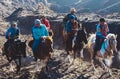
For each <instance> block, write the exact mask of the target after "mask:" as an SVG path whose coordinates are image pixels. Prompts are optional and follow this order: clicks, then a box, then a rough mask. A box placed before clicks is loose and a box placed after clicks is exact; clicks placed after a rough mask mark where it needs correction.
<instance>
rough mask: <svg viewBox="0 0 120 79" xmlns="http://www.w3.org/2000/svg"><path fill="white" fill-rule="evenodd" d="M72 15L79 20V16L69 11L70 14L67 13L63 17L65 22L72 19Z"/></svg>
mask: <svg viewBox="0 0 120 79" xmlns="http://www.w3.org/2000/svg"><path fill="white" fill-rule="evenodd" d="M71 16H74V17H75V20H76V21H78V18H77V16H76V15H75V14H71V13H69V14H67V15H66V16H65V18H64V19H63V23H64V24H66V23H67V21H70V18H71Z"/></svg>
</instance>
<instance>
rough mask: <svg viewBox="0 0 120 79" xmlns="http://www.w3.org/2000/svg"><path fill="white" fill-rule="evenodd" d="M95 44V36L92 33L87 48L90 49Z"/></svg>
mask: <svg viewBox="0 0 120 79" xmlns="http://www.w3.org/2000/svg"><path fill="white" fill-rule="evenodd" d="M94 42H95V34H94V33H91V34H89V37H88V44H87V46H88V47H90V46H91V44H93V43H94Z"/></svg>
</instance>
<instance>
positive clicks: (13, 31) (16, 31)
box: [5, 26, 20, 39]
mask: <svg viewBox="0 0 120 79" xmlns="http://www.w3.org/2000/svg"><path fill="white" fill-rule="evenodd" d="M19 33H20V32H19V29H18V27H16V28H13V27H12V26H11V27H9V28H8V30H7V31H6V34H5V36H6V38H7V39H8V36H9V34H10V38H14V36H16V35H19Z"/></svg>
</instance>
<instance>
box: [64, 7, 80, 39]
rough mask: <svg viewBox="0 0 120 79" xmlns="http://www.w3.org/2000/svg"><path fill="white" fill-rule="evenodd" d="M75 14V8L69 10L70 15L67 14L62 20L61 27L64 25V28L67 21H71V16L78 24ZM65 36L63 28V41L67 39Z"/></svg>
mask: <svg viewBox="0 0 120 79" xmlns="http://www.w3.org/2000/svg"><path fill="white" fill-rule="evenodd" d="M75 12H76V10H75V8H71V10H70V13H68V14H67V15H66V16H65V17H64V18H63V25H64V26H66V23H67V21H70V20H71V16H74V19H75V20H76V21H77V22H79V20H78V18H77V16H76V15H75ZM66 36H67V33H66V32H65V28H64V29H63V38H64V41H65V40H66V39H67V38H66Z"/></svg>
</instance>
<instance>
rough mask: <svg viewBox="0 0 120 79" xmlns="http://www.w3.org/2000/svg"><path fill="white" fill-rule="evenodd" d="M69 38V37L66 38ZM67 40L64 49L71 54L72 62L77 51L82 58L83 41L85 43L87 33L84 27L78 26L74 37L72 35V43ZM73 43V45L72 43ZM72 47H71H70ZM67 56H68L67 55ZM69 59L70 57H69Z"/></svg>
mask: <svg viewBox="0 0 120 79" xmlns="http://www.w3.org/2000/svg"><path fill="white" fill-rule="evenodd" d="M68 40H69V38H68ZM70 42H71V40H70V41H68V42H67V43H66V49H70V50H66V51H67V53H68V55H70V54H72V55H73V60H72V63H73V62H74V59H75V58H76V54H77V52H80V54H81V57H82V58H83V48H84V43H85V44H87V33H86V31H85V29H84V28H79V29H78V31H77V33H76V35H75V37H73V40H72V43H70ZM72 44H73V45H72ZM71 47H72V48H71ZM68 58H69V56H68ZM69 61H70V58H69Z"/></svg>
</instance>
